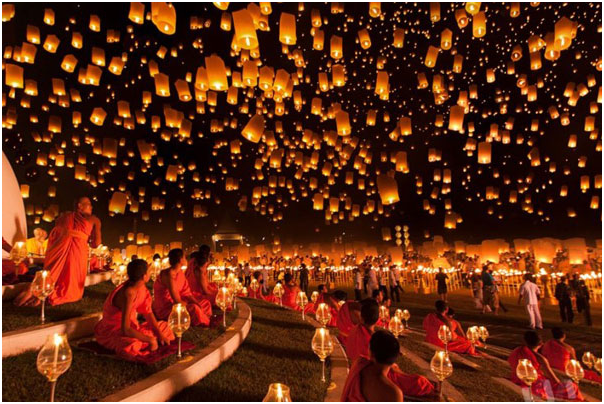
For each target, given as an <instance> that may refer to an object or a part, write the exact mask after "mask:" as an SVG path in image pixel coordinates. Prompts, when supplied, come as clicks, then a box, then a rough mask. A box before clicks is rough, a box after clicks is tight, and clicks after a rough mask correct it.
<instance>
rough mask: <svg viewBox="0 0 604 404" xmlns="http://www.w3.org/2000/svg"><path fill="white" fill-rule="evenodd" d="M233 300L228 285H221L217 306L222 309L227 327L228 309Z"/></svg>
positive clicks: (217, 295)
mask: <svg viewBox="0 0 604 404" xmlns="http://www.w3.org/2000/svg"><path fill="white" fill-rule="evenodd" d="M230 302H231V294H230V292H229V289H228V288H226V287H224V286H223V287H221V288H220V289H218V293H217V294H216V306H218V307H219V308H220V310H222V325H223V327H226V310H227V308H228V307H229V303H230Z"/></svg>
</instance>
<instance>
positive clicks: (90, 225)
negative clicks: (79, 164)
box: [15, 197, 101, 306]
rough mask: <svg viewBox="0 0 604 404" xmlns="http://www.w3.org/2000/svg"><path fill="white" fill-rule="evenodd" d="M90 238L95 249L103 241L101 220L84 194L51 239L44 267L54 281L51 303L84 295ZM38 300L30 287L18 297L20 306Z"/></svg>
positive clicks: (61, 219) (78, 298)
mask: <svg viewBox="0 0 604 404" xmlns="http://www.w3.org/2000/svg"><path fill="white" fill-rule="evenodd" d="M88 241H90V245H91V246H92V247H93V248H95V247H97V246H98V245H99V244H100V243H101V221H100V220H99V219H98V218H97V217H96V216H94V215H93V214H92V203H91V202H90V199H88V198H87V197H82V198H79V199H78V200H77V201H76V209H75V211H74V212H65V213H63V214H62V215H61V216H60V217H59V218H58V219H57V220H56V222H55V227H54V228H53V229H52V231H51V232H50V237H49V238H48V248H47V249H46V258H45V260H44V269H45V270H47V271H50V279H51V280H52V281H53V282H55V289H54V290H53V292H52V293H51V294H50V296H48V302H49V303H50V304H51V305H53V306H55V305H58V304H64V303H71V302H75V301H78V300H80V299H81V298H82V296H83V295H84V282H85V281H86V267H87V262H88ZM32 299H33V300H32ZM39 303H40V301H39V300H38V299H36V298H35V297H33V296H32V293H31V290H30V289H28V290H27V291H25V292H23V293H22V294H21V295H19V296H17V298H16V299H15V304H16V305H18V306H23V305H36V304H39Z"/></svg>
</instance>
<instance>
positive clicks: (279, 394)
mask: <svg viewBox="0 0 604 404" xmlns="http://www.w3.org/2000/svg"><path fill="white" fill-rule="evenodd" d="M277 401H279V402H281V401H283V391H282V390H281V384H280V383H279V384H277Z"/></svg>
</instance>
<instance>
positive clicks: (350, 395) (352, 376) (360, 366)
mask: <svg viewBox="0 0 604 404" xmlns="http://www.w3.org/2000/svg"><path fill="white" fill-rule="evenodd" d="M369 365H371V361H370V360H369V359H365V358H363V357H360V358H358V359H357V360H356V361H354V363H353V364H352V367H351V368H350V371H349V372H348V377H346V382H345V383H344V388H343V389H342V396H341V397H340V401H342V402H364V401H367V400H366V399H365V397H364V396H363V392H362V390H361V372H362V371H363V370H364V369H365V368H366V367H367V366H369Z"/></svg>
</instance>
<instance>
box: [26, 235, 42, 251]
mask: <svg viewBox="0 0 604 404" xmlns="http://www.w3.org/2000/svg"><path fill="white" fill-rule="evenodd" d="M47 248H48V239H46V240H44V241H43V242H42V243H39V242H38V240H36V239H35V238H34V237H32V238H28V239H27V240H25V249H26V250H27V253H28V254H34V255H45V254H46V249H47Z"/></svg>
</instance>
